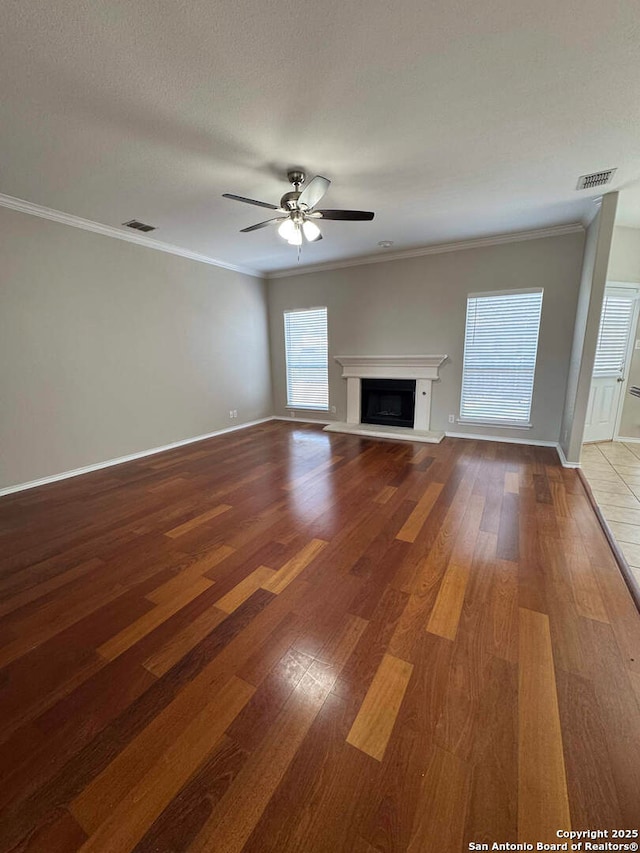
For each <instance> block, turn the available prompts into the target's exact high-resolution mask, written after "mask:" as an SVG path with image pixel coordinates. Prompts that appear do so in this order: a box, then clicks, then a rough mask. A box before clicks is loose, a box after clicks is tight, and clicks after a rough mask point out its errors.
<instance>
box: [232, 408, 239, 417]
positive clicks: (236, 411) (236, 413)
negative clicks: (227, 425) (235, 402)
mask: <svg viewBox="0 0 640 853" xmlns="http://www.w3.org/2000/svg"><path fill="white" fill-rule="evenodd" d="M233 417H234V418H237V417H238V410H237V409H234V410H233Z"/></svg>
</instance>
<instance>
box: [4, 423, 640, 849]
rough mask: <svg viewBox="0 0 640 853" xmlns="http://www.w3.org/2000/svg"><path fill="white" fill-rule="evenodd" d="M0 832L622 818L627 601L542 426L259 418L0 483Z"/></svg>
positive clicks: (523, 827) (349, 839)
mask: <svg viewBox="0 0 640 853" xmlns="http://www.w3.org/2000/svg"><path fill="white" fill-rule="evenodd" d="M0 544H1V546H2V550H1V556H0V571H1V574H0V589H1V591H2V601H1V604H0V613H1V615H2V618H1V620H0V637H1V638H2V649H1V651H0V665H1V666H2V669H1V670H0V686H1V688H2V695H3V701H2V707H1V710H0V721H1V723H2V725H1V726H0V739H1V741H2V743H1V744H0V752H1V753H2V759H1V760H2V767H3V776H4V784H3V786H2V789H1V790H0V805H1V808H2V817H1V818H0V849H1V850H3V851H38V853H40V851H42V853H67V851H77V850H82V851H100V853H117V852H118V851H132V850H135V851H137V853H142V851H148V853H150V852H151V851H187V850H188V851H219V852H220V853H233V851H241V850H243V851H247V853H267V852H268V851H273V853H276V851H277V853H283V851H304V853H315V852H316V851H317V853H325V851H331V852H332V853H333V851H349V853H352V851H355V853H358V852H359V853H373V851H385V852H386V851H412V853H418V851H419V853H459V851H462V850H468V849H469V844H470V842H472V841H475V842H477V843H481V842H485V843H486V842H490V843H491V842H494V841H495V842H502V843H504V842H518V841H520V842H523V841H529V842H533V843H536V842H539V841H542V842H556V843H557V842H558V838H557V837H556V834H555V833H556V831H557V830H558V829H566V830H569V829H571V828H572V827H573V828H574V829H589V828H590V829H609V830H612V829H621V828H629V829H631V828H635V827H636V826H637V822H638V816H639V814H640V762H638V760H637V759H638V754H639V750H638V748H639V746H640V704H639V703H640V619H639V617H638V613H637V612H636V610H635V608H634V605H633V603H632V601H631V598H630V596H629V593H628V591H627V588H626V586H625V584H624V582H623V580H622V578H621V576H620V574H619V572H618V569H617V566H616V564H615V562H614V560H613V557H612V555H611V553H610V551H609V549H608V546H607V543H606V540H605V538H604V536H603V534H602V531H601V529H600V527H599V525H598V522H597V519H596V517H595V515H594V513H593V510H592V509H591V506H590V504H589V502H588V500H587V498H586V496H585V494H584V492H583V489H582V486H581V484H580V481H579V478H578V477H577V476H576V473H575V472H574V471H570V470H565V469H563V468H561V467H560V465H559V463H558V461H557V459H556V456H555V452H554V451H553V450H551V449H548V448H535V447H524V446H514V445H499V444H493V443H490V442H474V441H463V440H460V439H445V441H444V442H443V443H442V444H440V445H434V446H427V447H425V445H423V444H421V445H418V444H415V445H414V444H410V443H405V442H398V443H395V442H384V441H378V440H372V439H364V438H360V437H357V436H348V435H340V434H335V433H334V434H328V433H324V432H322V431H321V430H320V429H319V428H318V427H315V426H312V425H297V424H287V423H282V422H280V423H276V422H272V423H269V424H265V425H261V426H258V427H254V428H251V429H247V430H244V431H241V432H237V433H234V434H232V435H225V436H221V437H219V438H215V439H211V440H208V441H205V442H200V443H198V444H194V445H191V446H188V447H185V448H181V449H177V450H174V451H170V452H167V453H163V454H160V455H156V456H151V457H148V458H146V459H144V460H140V461H136V462H131V463H128V464H125V465H121V466H118V467H114V468H110V469H105V470H103V471H100V472H96V473H93V474H89V475H86V476H83V477H78V478H75V479H70V480H66V481H62V482H59V483H56V484H53V485H50V486H46V487H41V488H39V489H34V490H32V491H27V492H22V493H18V494H16V495H13V496H10V497H6V498H3V499H2V500H0Z"/></svg>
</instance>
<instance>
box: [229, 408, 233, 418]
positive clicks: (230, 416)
mask: <svg viewBox="0 0 640 853" xmlns="http://www.w3.org/2000/svg"><path fill="white" fill-rule="evenodd" d="M229 420H233V409H229Z"/></svg>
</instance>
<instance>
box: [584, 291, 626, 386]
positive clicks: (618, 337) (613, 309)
mask: <svg viewBox="0 0 640 853" xmlns="http://www.w3.org/2000/svg"><path fill="white" fill-rule="evenodd" d="M634 303H635V293H634V292H633V291H631V290H630V291H629V292H628V293H620V292H618V293H607V294H606V296H605V297H604V302H603V304H602V314H601V315H600V330H599V332H598V345H597V348H596V360H595V363H594V365H593V375H594V376H596V377H603V376H621V375H622V372H623V371H624V365H625V361H626V357H627V346H628V344H629V335H630V334H631V321H632V320H633V311H634V307H635V304H634Z"/></svg>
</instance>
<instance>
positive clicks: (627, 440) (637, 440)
mask: <svg viewBox="0 0 640 853" xmlns="http://www.w3.org/2000/svg"><path fill="white" fill-rule="evenodd" d="M613 440H614V441H624V442H625V443H626V444H640V438H626V437H625V436H624V435H616V436H615V438H614V439H613Z"/></svg>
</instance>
